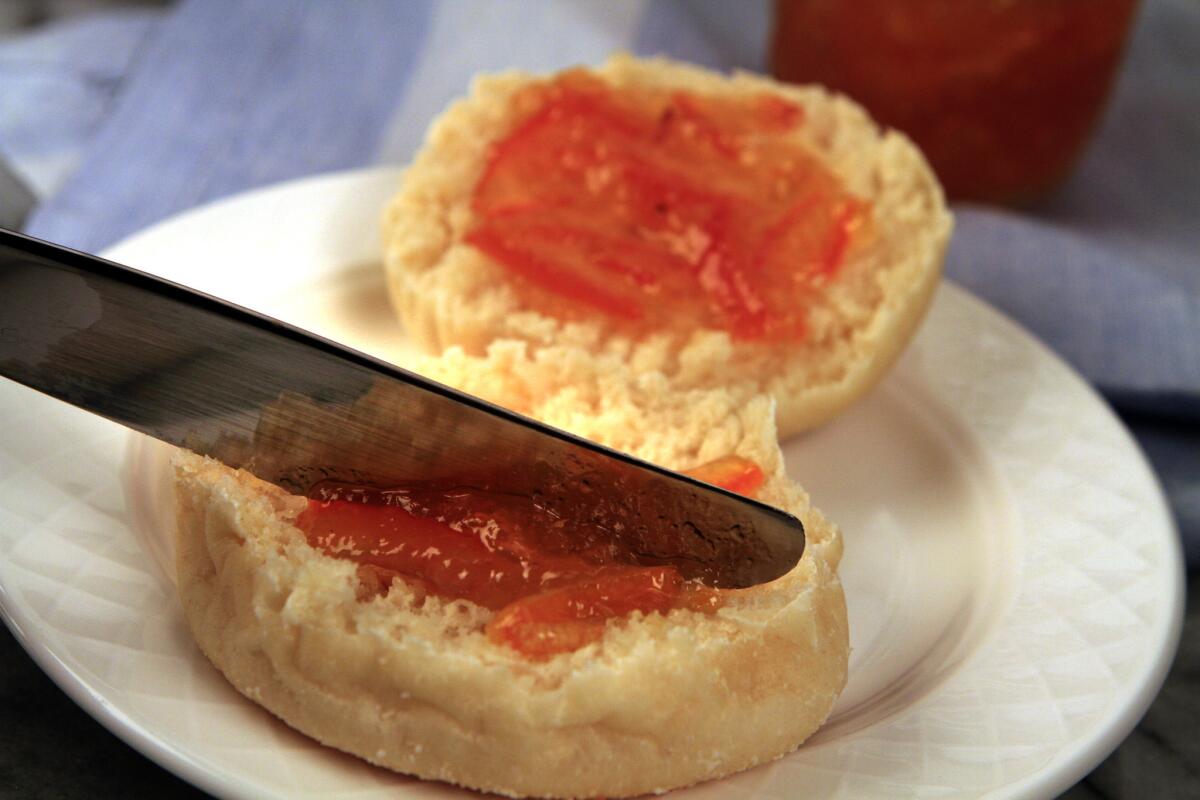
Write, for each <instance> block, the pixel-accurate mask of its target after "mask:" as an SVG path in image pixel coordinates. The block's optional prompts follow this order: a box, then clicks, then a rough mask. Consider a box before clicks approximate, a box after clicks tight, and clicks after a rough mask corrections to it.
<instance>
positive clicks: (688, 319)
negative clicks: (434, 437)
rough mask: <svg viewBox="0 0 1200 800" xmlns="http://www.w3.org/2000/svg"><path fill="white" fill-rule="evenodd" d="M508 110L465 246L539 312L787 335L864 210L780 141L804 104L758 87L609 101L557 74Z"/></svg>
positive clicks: (588, 81)
mask: <svg viewBox="0 0 1200 800" xmlns="http://www.w3.org/2000/svg"><path fill="white" fill-rule="evenodd" d="M514 104H515V108H516V111H517V113H518V115H519V117H520V119H522V122H521V123H519V124H518V125H517V126H516V127H515V129H514V130H513V131H512V132H511V133H510V134H509V135H508V136H507V137H505V138H504V139H502V140H500V141H499V142H497V143H496V144H495V145H494V146H493V147H492V150H491V154H490V157H489V160H488V162H487V165H486V168H485V170H484V173H483V175H482V177H481V178H480V180H479V183H478V184H477V185H476V187H475V192H474V195H473V197H472V207H473V210H474V211H475V214H476V219H477V222H476V224H475V226H474V227H473V228H472V229H471V230H470V231H469V232H468V234H467V236H466V240H467V241H468V242H469V243H470V244H472V245H474V246H475V247H476V248H478V249H479V250H481V251H482V252H484V253H486V254H487V255H488V256H490V257H491V258H492V259H494V260H495V261H496V262H498V263H499V264H501V265H503V266H504V267H505V268H507V269H508V270H509V271H510V272H511V274H512V275H513V276H514V277H515V279H516V280H514V286H515V288H516V290H517V292H518V293H519V294H520V295H521V296H522V298H523V300H524V301H525V302H527V303H528V304H529V305H531V306H532V307H534V308H536V309H537V310H539V311H541V312H543V313H547V314H549V315H552V316H557V317H563V316H570V315H576V314H579V313H580V312H588V311H590V312H600V313H602V314H604V315H606V316H607V317H608V318H609V319H611V320H612V321H613V322H614V323H617V324H620V325H624V326H626V327H627V328H630V329H632V330H634V331H635V332H636V331H639V330H648V329H650V328H653V329H663V328H668V327H674V328H678V329H683V330H692V329H695V328H700V327H706V328H716V329H723V330H727V331H729V332H730V334H732V335H733V336H734V337H735V338H738V339H742V340H793V341H794V340H798V339H800V338H802V337H803V336H804V333H805V327H806V326H805V318H806V312H805V307H806V301H807V300H811V299H812V297H813V296H814V295H815V293H816V292H817V291H818V290H819V289H820V287H821V286H822V285H823V284H824V283H825V282H827V281H828V280H829V279H830V278H831V277H832V276H834V275H835V274H836V273H837V272H838V269H839V267H841V265H842V264H843V263H844V261H845V260H846V255H847V252H848V251H849V250H850V248H851V247H853V246H854V244H855V241H856V239H857V238H859V237H858V236H857V235H856V233H857V232H858V231H859V230H860V229H861V228H863V226H864V223H865V222H866V221H867V217H868V215H869V208H868V205H867V204H866V203H865V202H864V201H862V200H860V199H858V198H855V197H854V196H852V195H850V194H849V193H847V192H846V191H845V189H844V188H843V187H842V185H841V182H840V181H839V180H838V178H837V177H836V176H835V175H833V174H832V173H831V172H829V171H828V170H827V169H825V168H824V167H823V166H822V165H821V164H820V163H819V162H818V161H817V160H816V159H815V158H814V157H813V155H812V154H811V153H810V152H809V151H808V150H807V149H805V148H804V147H802V146H801V145H799V144H797V143H796V142H795V140H794V139H793V138H791V137H790V134H792V133H793V132H794V131H796V130H797V129H799V128H800V126H802V125H803V124H804V109H803V108H802V107H801V106H799V105H797V104H796V103H793V102H791V101H789V100H785V99H783V98H782V97H778V96H776V95H773V94H768V93H761V94H751V95H737V96H728V97H719V96H715V95H714V96H709V95H698V94H692V93H689V92H683V91H671V90H666V89H647V88H622V89H621V90H620V91H619V92H618V91H613V90H611V89H609V88H608V87H607V86H606V85H605V84H604V83H603V82H601V81H600V80H598V79H596V78H594V77H591V76H589V75H588V74H587V73H585V72H583V71H572V72H568V73H565V74H563V75H562V76H560V77H559V78H557V79H555V80H553V81H551V82H548V83H545V84H540V85H537V86H532V87H529V88H527V89H526V90H524V91H523V92H521V93H520V94H518V95H517V97H516V98H515V100H514Z"/></svg>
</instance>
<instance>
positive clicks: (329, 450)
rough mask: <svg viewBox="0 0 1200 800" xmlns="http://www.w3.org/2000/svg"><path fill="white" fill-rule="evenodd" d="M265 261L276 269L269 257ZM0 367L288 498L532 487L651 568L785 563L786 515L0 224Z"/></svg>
mask: <svg viewBox="0 0 1200 800" xmlns="http://www.w3.org/2000/svg"><path fill="white" fill-rule="evenodd" d="M263 268H269V267H268V266H264V267H263ZM0 376H3V377H5V378H8V379H10V380H14V381H16V382H18V383H21V384H24V385H25V386H28V387H30V388H31V389H35V390H37V391H39V392H42V393H44V394H47V395H49V396H51V397H54V398H57V399H59V400H62V401H65V402H67V403H70V404H71V405H74V406H76V407H78V408H81V409H84V410H86V411H89V412H92V413H94V414H99V415H100V416H103V417H106V418H107V419H110V420H113V421H115V422H118V423H120V424H122V425H125V426H126V427H129V428H132V429H133V430H136V431H140V432H141V433H144V434H147V435H150V436H153V437H155V438H157V439H160V440H162V441H165V442H168V443H170V444H174V445H177V446H180V447H185V448H188V449H190V450H192V451H194V452H196V453H200V454H202V455H206V456H210V457H213V458H216V459H218V460H220V461H222V462H224V463H225V464H227V465H229V466H230V467H235V468H240V469H244V470H246V471H248V472H250V473H252V474H254V475H256V476H257V477H259V478H261V479H263V480H265V481H268V482H270V483H273V484H275V485H278V486H281V487H283V488H284V489H286V490H288V491H290V492H293V493H295V494H300V495H305V494H309V493H310V492H311V491H312V490H313V489H314V487H316V486H318V485H321V484H327V483H328V482H335V483H342V484H345V483H349V484H353V485H356V486H366V487H376V488H381V489H383V488H391V487H396V486H414V485H430V484H434V485H438V486H458V487H468V488H475V489H479V490H483V491H488V492H504V493H515V494H520V495H523V496H526V497H528V498H529V499H530V501H531V502H532V503H534V504H535V505H536V506H537V508H538V509H539V510H540V511H541V512H544V513H546V514H549V515H551V516H552V517H555V518H562V519H565V520H568V521H569V522H570V523H571V524H572V526H573V529H576V530H587V531H589V532H590V533H589V534H588V535H589V537H611V538H612V539H613V540H619V541H620V542H622V543H623V544H625V545H626V546H627V549H628V550H629V551H631V552H633V553H635V554H636V556H635V557H636V560H637V561H638V562H639V563H644V564H670V565H673V566H675V567H677V568H678V569H679V570H680V572H681V573H682V574H683V575H684V576H685V577H687V578H699V579H701V580H703V581H704V582H706V583H708V584H709V585H712V586H717V587H722V588H739V587H746V586H752V585H755V584H759V583H763V582H766V581H770V580H773V579H775V578H777V577H779V576H781V575H783V574H784V573H786V572H788V571H789V570H790V569H791V568H792V567H794V566H795V564H796V563H797V562H798V561H799V559H800V557H801V555H802V554H803V552H804V531H803V528H802V526H801V524H800V522H799V520H797V519H796V518H795V517H793V516H791V515H790V514H787V513H785V512H783V511H781V510H779V509H776V508H772V507H771V506H768V505H765V504H763V503H760V502H757V501H754V500H750V499H747V498H744V497H741V496H739V495H736V494H733V493H730V492H727V491H725V490H723V489H720V488H717V487H714V486H711V485H708V484H705V483H703V482H700V481H697V480H695V479H693V478H690V477H688V476H684V475H679V474H677V473H673V472H671V471H669V470H665V469H663V468H661V467H658V466H656V465H653V464H650V463H647V462H644V461H640V460H638V459H636V458H633V457H631V456H629V455H626V454H624V453H620V452H618V451H615V450H612V449H609V448H606V447H602V446H600V445H598V444H596V443H594V442H590V441H588V440H586V439H582V438H580V437H577V436H573V435H571V434H568V433H566V432H564V431H561V430H557V429H555V428H552V427H550V426H547V425H544V424H542V423H540V422H537V421H536V420H533V419H529V418H527V417H524V416H521V415H519V414H516V413H513V412H511V411H508V410H506V409H504V408H501V407H499V406H496V405H493V404H490V403H487V402H485V401H483V400H481V399H479V398H476V397H473V396H470V395H467V394H464V393H462V392H458V391H456V390H454V389H451V388H449V387H447V386H444V385H441V384H438V383H436V382H433V381H430V380H428V379H426V378H423V377H421V376H419V375H416V374H414V373H411V372H408V371H405V370H403V369H400V368H398V367H396V366H393V365H391V364H388V363H386V362H383V361H380V360H378V359H375V358H372V357H370V356H368V355H365V354H363V353H360V352H358V351H356V350H352V349H350V348H347V347H344V346H342V345H340V344H337V343H335V342H332V341H330V340H328V339H324V338H321V337H319V336H315V335H313V334H310V333H307V332H305V331H303V330H300V329H299V328H296V327H294V326H291V325H288V324H285V323H283V322H280V321H278V320H275V319H271V318H269V317H266V316H264V315H262V314H258V313H255V312H253V311H250V310H247V309H245V308H241V307H239V306H235V305H233V304H231V303H227V302H225V301H222V300H220V299H218V298H215V297H211V296H209V295H205V294H202V293H199V292H196V291H193V290H191V289H188V288H186V287H184V286H181V285H179V284H175V283H171V282H169V281H166V280H162V279H160V278H157V277H154V276H152V275H149V274H146V273H144V272H139V271H136V270H133V269H130V268H128V267H124V266H121V265H119V264H116V263H114V262H111V261H107V260H104V259H101V258H98V257H95V256H92V255H88V254H86V253H82V252H78V251H74V250H69V249H67V248H64V247H60V246H58V245H55V244H51V243H49V242H45V241H41V240H38V239H34V238H31V237H28V236H24V235H22V234H18V233H13V232H11V231H5V230H0Z"/></svg>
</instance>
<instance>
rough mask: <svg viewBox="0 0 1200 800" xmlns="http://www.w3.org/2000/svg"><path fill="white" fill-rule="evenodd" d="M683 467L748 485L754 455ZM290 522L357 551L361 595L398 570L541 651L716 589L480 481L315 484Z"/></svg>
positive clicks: (507, 641)
mask: <svg viewBox="0 0 1200 800" xmlns="http://www.w3.org/2000/svg"><path fill="white" fill-rule="evenodd" d="M690 474H692V475H694V476H695V477H697V478H700V479H701V480H705V481H708V482H710V483H714V484H716V485H718V486H723V487H725V488H728V489H730V490H731V491H738V492H741V493H743V494H747V495H750V494H753V493H754V492H755V491H756V490H757V489H758V488H759V487H760V486H761V485H762V482H763V473H762V471H761V470H760V469H759V468H758V466H757V465H755V464H754V463H752V462H750V461H747V460H746V459H743V458H738V457H736V456H730V457H726V458H722V459H718V460H717V461H714V462H710V463H708V464H705V465H702V466H701V467H699V468H697V469H696V470H694V471H693V472H691V473H690ZM316 494H318V496H317V497H315V498H311V499H310V500H309V502H308V507H307V508H306V509H305V510H304V511H303V512H301V514H300V516H299V518H298V519H297V520H296V525H297V526H298V527H299V528H300V529H301V530H302V531H304V532H305V535H306V536H307V538H308V541H309V543H310V544H312V545H313V546H314V547H317V548H320V549H321V550H323V551H325V552H326V553H328V554H329V555H333V556H337V557H339V558H348V559H350V560H352V561H355V562H356V563H357V564H358V565H359V566H358V571H359V581H360V590H361V594H362V595H363V596H365V597H370V596H372V595H374V594H385V593H386V592H387V591H388V589H389V588H390V586H391V583H392V581H393V580H395V579H397V578H400V579H402V580H404V581H405V582H406V583H408V584H409V585H410V586H413V587H414V588H416V589H418V590H419V591H423V592H424V593H428V594H434V595H437V596H439V597H443V598H446V599H465V600H470V601H471V602H473V603H476V604H478V605H481V606H484V607H486V608H489V609H492V610H494V611H496V612H497V613H496V614H495V616H493V618H492V620H491V622H490V623H489V624H488V626H487V635H488V637H489V638H490V639H491V640H492V641H494V642H496V643H497V644H503V645H507V646H509V647H512V648H514V649H515V650H517V651H519V652H520V653H522V654H523V655H525V656H527V657H529V658H534V659H540V658H547V657H549V656H551V655H553V654H555V653H561V652H567V651H570V650H575V649H577V648H579V647H582V646H583V645H585V644H587V643H589V642H592V641H595V640H596V639H598V638H600V636H602V635H603V633H604V627H605V625H606V624H607V622H608V620H609V619H612V618H614V617H623V616H627V615H628V614H631V613H633V612H635V611H640V612H642V613H646V614H648V613H652V612H656V611H657V612H666V611H669V610H670V609H672V608H692V609H695V610H712V609H715V608H716V607H717V606H718V605H719V604H720V591H719V590H715V589H709V588H706V587H704V586H703V585H701V584H699V583H698V582H696V581H687V580H684V579H683V577H682V576H681V575H680V574H679V572H678V571H677V570H676V569H675V568H674V567H671V566H644V565H640V564H638V563H637V560H636V557H635V554H634V553H632V552H630V551H627V550H624V551H623V550H621V549H620V548H619V547H617V546H616V545H612V544H608V545H607V546H602V545H600V544H599V543H596V542H594V541H591V542H590V543H589V546H588V547H586V548H585V549H576V548H574V547H573V544H575V542H573V541H570V540H568V537H569V536H570V531H569V529H568V528H567V527H565V526H564V525H563V524H562V523H561V522H557V523H556V521H555V520H552V519H551V518H549V517H547V516H546V515H545V514H544V513H540V512H539V511H538V509H537V508H536V507H535V506H533V505H532V503H531V502H530V500H529V499H528V498H525V497H518V496H514V495H506V494H499V493H492V492H484V491H479V490H470V489H462V488H455V489H452V490H445V489H430V488H424V487H418V488H397V489H390V490H374V489H363V488H358V487H350V486H338V485H335V486H326V487H319V488H318V491H317V492H316Z"/></svg>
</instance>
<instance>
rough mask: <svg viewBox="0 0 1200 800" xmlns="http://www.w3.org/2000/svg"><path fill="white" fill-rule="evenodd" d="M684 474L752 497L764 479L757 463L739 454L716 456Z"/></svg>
mask: <svg viewBox="0 0 1200 800" xmlns="http://www.w3.org/2000/svg"><path fill="white" fill-rule="evenodd" d="M686 474H688V475H691V476H692V477H693V478H696V479H697V480H702V481H704V482H705V483H711V484H713V485H714V486H720V487H721V488H722V489H728V490H729V491H731V492H737V493H738V494H744V495H746V496H747V497H753V496H754V493H755V492H757V491H758V490H759V488H760V487H761V486H762V485H763V481H764V480H765V479H766V478H765V476H764V475H763V471H762V469H760V468H759V466H758V464H755V463H754V462H753V461H750V460H748V459H745V458H742V457H741V456H725V457H724V458H718V459H717V460H716V461H709V462H708V463H707V464H701V465H700V466H698V467H696V468H695V469H690V470H688V471H687V473H686Z"/></svg>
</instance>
